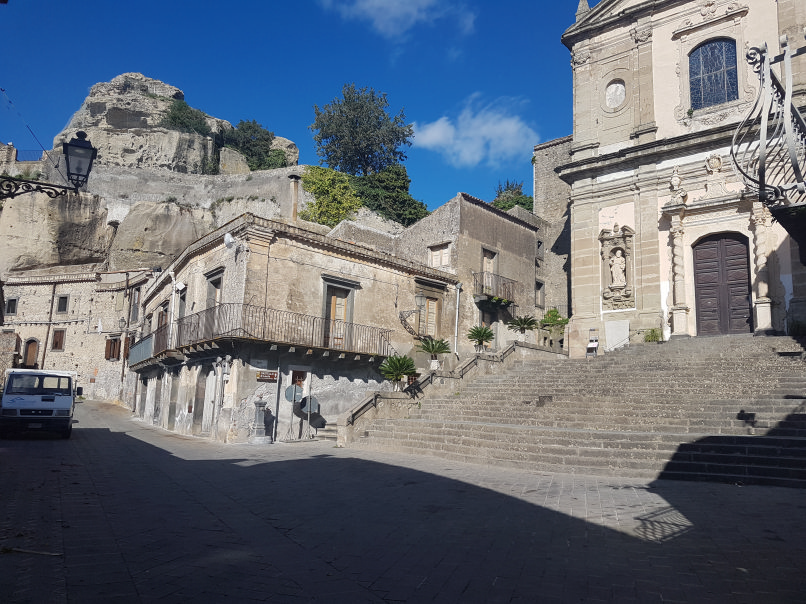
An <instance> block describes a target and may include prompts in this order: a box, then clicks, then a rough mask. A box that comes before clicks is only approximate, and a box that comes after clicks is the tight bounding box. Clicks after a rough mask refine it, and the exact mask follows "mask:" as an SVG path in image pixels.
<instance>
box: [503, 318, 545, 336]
mask: <svg viewBox="0 0 806 604" xmlns="http://www.w3.org/2000/svg"><path fill="white" fill-rule="evenodd" d="M537 325H538V323H537V319H535V318H534V317H533V316H532V315H522V316H520V317H515V318H514V319H510V320H509V321H508V322H507V329H509V330H510V331H519V332H521V333H526V330H527V329H528V330H529V331H532V330H533V329H537Z"/></svg>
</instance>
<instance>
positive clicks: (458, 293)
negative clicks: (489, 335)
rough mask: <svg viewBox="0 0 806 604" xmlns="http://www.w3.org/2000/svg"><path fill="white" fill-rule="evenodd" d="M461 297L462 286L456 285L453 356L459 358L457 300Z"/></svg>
mask: <svg viewBox="0 0 806 604" xmlns="http://www.w3.org/2000/svg"><path fill="white" fill-rule="evenodd" d="M461 295H462V284H461V283H457V284H456V319H455V320H454V329H453V354H455V355H456V356H457V358H458V357H459V298H460V296H461Z"/></svg>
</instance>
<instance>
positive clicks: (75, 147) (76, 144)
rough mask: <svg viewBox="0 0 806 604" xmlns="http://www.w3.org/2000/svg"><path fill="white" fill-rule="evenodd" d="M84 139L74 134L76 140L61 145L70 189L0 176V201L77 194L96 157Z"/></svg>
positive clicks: (79, 134) (96, 151) (77, 133)
mask: <svg viewBox="0 0 806 604" xmlns="http://www.w3.org/2000/svg"><path fill="white" fill-rule="evenodd" d="M86 139H87V133H86V132H76V138H73V139H71V140H70V142H69V143H64V144H63V145H62V152H63V153H64V156H65V159H66V163H67V180H69V181H70V183H71V184H72V185H73V186H72V187H63V186H61V185H51V184H45V183H41V182H38V181H36V180H25V179H24V178H13V177H11V176H0V200H2V199H11V198H12V197H16V196H17V195H22V194H23V193H44V194H45V195H47V196H48V197H50V198H51V199H55V198H56V197H60V196H62V195H66V194H67V192H68V191H75V192H78V189H79V187H82V186H84V185H85V184H87V179H88V178H89V175H90V170H91V169H92V162H93V160H95V157H96V156H97V155H98V150H97V149H95V148H94V147H93V146H92V145H91V144H90V141H88V140H86Z"/></svg>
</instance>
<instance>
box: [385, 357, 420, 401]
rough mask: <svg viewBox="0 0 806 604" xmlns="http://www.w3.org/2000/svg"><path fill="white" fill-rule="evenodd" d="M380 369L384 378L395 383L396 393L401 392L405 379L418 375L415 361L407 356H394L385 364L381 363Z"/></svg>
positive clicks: (387, 358)
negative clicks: (401, 384) (401, 383)
mask: <svg viewBox="0 0 806 604" xmlns="http://www.w3.org/2000/svg"><path fill="white" fill-rule="evenodd" d="M379 369H380V371H381V375H383V377H385V378H386V379H387V380H390V381H391V382H393V383H394V385H395V392H398V391H400V390H401V388H400V382H401V380H402V379H403V378H405V377H407V376H409V375H416V374H417V368H416V367H415V366H414V359H412V358H411V357H410V356H406V355H403V356H398V355H392V356H390V357H386V359H385V360H384V362H383V363H381V366H380V367H379Z"/></svg>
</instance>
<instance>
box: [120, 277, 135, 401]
mask: <svg viewBox="0 0 806 604" xmlns="http://www.w3.org/2000/svg"><path fill="white" fill-rule="evenodd" d="M123 291H125V292H126V297H127V298H128V299H129V308H128V312H126V327H125V329H124V330H123V333H121V334H120V400H121V401H123V379H124V377H125V376H126V359H124V358H123V356H124V355H123V351H124V350H126V346H127V344H126V343H127V342H128V340H129V319H130V318H131V316H132V295H131V292H130V291H129V271H126V289H124V290H123ZM124 402H125V401H124Z"/></svg>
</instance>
